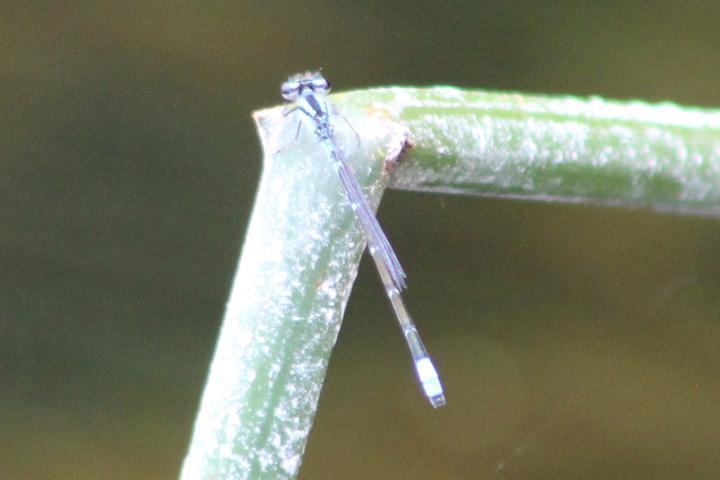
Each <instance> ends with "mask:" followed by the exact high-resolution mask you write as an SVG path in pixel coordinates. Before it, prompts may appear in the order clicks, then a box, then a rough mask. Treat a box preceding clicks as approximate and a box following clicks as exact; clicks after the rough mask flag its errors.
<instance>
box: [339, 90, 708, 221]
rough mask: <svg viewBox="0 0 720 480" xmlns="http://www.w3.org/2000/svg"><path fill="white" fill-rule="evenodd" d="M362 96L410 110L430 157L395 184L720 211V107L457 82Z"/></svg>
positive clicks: (400, 113) (412, 161)
mask: <svg viewBox="0 0 720 480" xmlns="http://www.w3.org/2000/svg"><path fill="white" fill-rule="evenodd" d="M353 95H354V101H355V102H356V103H357V104H362V102H363V101H365V102H373V101H374V102H376V103H377V105H378V106H380V105H381V106H382V108H384V109H386V110H387V111H389V112H390V114H392V115H395V116H397V117H399V118H403V119H405V120H406V125H407V126H408V127H409V128H410V131H411V133H412V135H413V139H414V140H415V143H416V145H417V149H416V152H417V155H423V156H424V157H422V158H420V157H417V158H413V156H411V157H410V158H409V159H408V161H407V162H402V163H401V164H400V165H399V166H398V169H397V170H396V172H395V175H394V176H393V178H392V181H391V185H390V186H392V187H396V188H403V189H409V190H430V191H437V192H446V193H458V192H459V193H466V194H474V195H490V196H502V197H510V198H526V199H533V200H541V201H544V200H547V201H559V202H566V203H567V202H590V203H603V204H609V205H625V206H648V207H651V208H655V209H659V210H669V211H679V212H680V211H681V212H685V213H691V214H699V215H720V207H719V206H718V205H719V204H720V111H717V110H708V109H699V108H691V107H681V106H677V105H674V104H671V103H657V104H649V103H644V102H639V101H631V102H627V101H611V100H606V99H601V98H597V97H590V98H577V97H562V96H556V97H548V96H540V95H521V94H513V93H497V92H482V91H466V90H459V89H456V88H452V87H432V88H426V89H415V88H381V89H373V90H367V91H359V92H354V94H353ZM373 99H375V100H373Z"/></svg>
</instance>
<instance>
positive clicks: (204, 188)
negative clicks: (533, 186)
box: [0, 0, 720, 480]
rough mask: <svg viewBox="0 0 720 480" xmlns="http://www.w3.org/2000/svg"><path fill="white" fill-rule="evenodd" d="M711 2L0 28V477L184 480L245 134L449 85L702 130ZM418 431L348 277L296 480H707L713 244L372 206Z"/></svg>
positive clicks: (401, 202) (234, 240) (459, 7)
mask: <svg viewBox="0 0 720 480" xmlns="http://www.w3.org/2000/svg"><path fill="white" fill-rule="evenodd" d="M719 24H720V4H718V3H717V2H707V1H704V2H700V1H696V2H693V1H690V2H675V1H663V2H632V1H630V2H628V1H619V0H618V1H612V2H589V1H567V2H562V1H561V2H552V3H551V2H530V1H511V2H507V1H494V2H483V1H446V2H437V3H433V2H416V3H413V2H409V3H408V2H379V1H375V2H350V1H334V2H329V1H328V2H321V1H315V2H287V1H284V2H271V1H270V2H260V1H258V2H242V1H233V2H224V1H206V2H184V1H178V2H162V1H157V0H146V1H143V2H118V1H114V2H113V1H108V2H89V1H88V2H3V4H2V6H0V120H1V123H0V198H1V200H2V203H1V205H0V478H2V479H11V480H14V479H52V480H55V479H80V478H83V479H84V478H92V479H95V478H97V479H109V480H112V479H129V478H131V479H166V478H174V477H176V475H177V473H178V471H179V468H180V465H181V461H182V458H183V456H184V454H185V450H186V447H187V444H188V442H189V437H190V434H191V428H192V422H193V418H194V414H195V409H196V406H197V403H198V401H199V398H200V395H201V390H202V386H203V381H204V377H205V374H206V370H207V367H208V363H209V361H210V358H211V355H212V350H213V344H214V341H215V338H216V335H217V331H218V326H219V321H220V318H221V316H222V313H223V305H224V302H225V299H226V296H227V293H228V289H229V282H230V280H231V278H232V274H233V271H234V268H235V263H236V260H237V256H238V252H239V249H240V245H241V242H242V236H243V232H244V228H245V225H246V222H247V219H248V216H249V213H250V209H251V204H252V199H253V195H254V191H255V188H256V184H257V181H258V175H259V171H260V165H261V152H260V148H259V144H258V141H257V139H256V134H255V131H254V126H253V124H252V122H251V119H250V114H251V112H252V111H253V110H255V109H259V108H262V107H267V106H270V105H274V104H277V103H279V102H280V96H279V85H280V83H281V82H282V80H283V79H284V78H285V76H286V75H288V74H291V73H294V72H296V71H298V70H305V69H308V68H317V67H324V69H325V70H324V71H325V74H326V75H327V77H328V78H329V79H330V80H331V81H332V82H333V83H334V84H335V85H336V87H337V89H338V90H344V89H353V88H361V87H367V86H378V85H394V84H404V85H436V84H453V85H458V86H463V87H469V88H485V89H499V90H519V91H523V92H542V93H571V94H583V95H584V94H600V95H603V96H608V97H615V98H642V99H645V100H665V99H670V100H673V101H676V102H679V103H685V104H694V105H707V106H718V105H720V88H718V78H720V54H719V52H720V28H718V25H719ZM379 215H380V219H381V222H382V223H383V224H384V226H385V227H386V229H387V230H388V232H389V236H390V238H391V240H392V241H393V243H394V245H395V247H396V249H397V251H398V254H399V256H400V258H401V260H402V261H403V262H404V264H405V267H406V270H407V271H408V273H409V285H410V289H409V290H408V292H407V301H408V304H409V306H410V309H411V311H412V312H413V313H414V315H415V317H416V320H417V322H418V324H419V327H420V329H421V331H422V333H423V335H424V337H425V340H426V342H427V343H428V346H429V348H430V349H431V351H432V353H433V355H434V356H435V358H436V360H437V363H438V365H439V368H440V370H441V372H442V374H443V380H444V383H445V386H446V389H447V396H448V401H449V405H448V407H446V408H445V409H443V410H441V411H432V409H431V408H430V407H429V406H428V405H427V404H426V403H425V400H424V399H423V397H422V396H421V394H420V393H419V391H418V389H417V386H416V384H415V379H414V377H413V373H412V370H411V367H410V362H409V360H408V356H407V353H406V352H405V348H406V347H405V345H404V342H403V341H402V338H401V336H400V333H399V331H398V329H397V326H396V325H395V324H394V320H393V317H392V313H391V310H390V308H389V306H388V305H387V302H386V300H385V299H384V298H383V294H382V290H381V287H380V284H379V282H378V280H377V278H376V277H377V276H376V273H375V272H374V271H373V268H372V265H371V264H370V262H368V261H367V259H365V260H364V261H363V264H362V266H361V269H360V273H359V276H358V281H357V284H356V286H355V288H354V291H353V295H352V297H351V300H350V304H349V306H348V310H347V315H346V318H345V322H344V326H343V329H342V331H341V333H340V338H339V341H338V346H337V348H336V350H335V353H334V355H333V358H332V362H331V364H330V369H329V375H328V378H327V382H326V386H325V389H324V391H323V394H322V397H321V399H320V407H319V412H318V417H317V419H316V424H315V427H314V429H313V431H312V434H311V436H310V441H309V444H308V448H307V452H306V456H305V460H304V464H303V467H302V470H301V475H300V477H301V478H304V479H336V478H342V479H350V478H363V479H366V478H394V479H399V478H412V479H425V478H428V479H430V478H432V479H467V478H513V479H518V478H550V479H553V480H557V479H577V478H588V479H590V478H592V479H595V478H597V479H605V478H613V479H621V478H622V479H633V480H636V479H645V478H647V479H659V478H668V479H677V478H693V479H698V478H708V479H715V478H718V476H720V456H719V455H718V452H719V451H720V450H719V448H720V447H718V445H720V380H718V379H720V299H719V298H718V287H719V286H720V251H719V249H718V246H719V245H720V221H719V220H716V219H703V218H690V217H681V216H674V215H658V214H655V213H652V212H647V211H629V210H621V209H607V208H599V207H588V206H568V205H549V204H533V203H525V202H517V201H501V200H488V199H474V198H461V197H452V196H432V195H425V194H414V193H407V192H394V191H388V192H387V193H386V195H385V198H384V200H383V205H382V208H381V211H380V213H379Z"/></svg>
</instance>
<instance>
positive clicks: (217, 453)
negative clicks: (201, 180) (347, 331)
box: [181, 109, 406, 480]
mask: <svg viewBox="0 0 720 480" xmlns="http://www.w3.org/2000/svg"><path fill="white" fill-rule="evenodd" d="M255 118H256V121H257V123H258V126H259V131H260V137H261V140H262V143H263V148H264V150H265V152H266V155H265V163H264V168H263V173H262V178H261V180H260V187H259V190H258V193H257V197H256V199H255V205H254V208H253V212H252V217H251V220H250V225H249V227H248V230H247V234H246V238H245V243H244V245H243V250H242V255H241V258H240V263H239V265H238V269H237V273H236V276H235V280H234V284H233V287H232V291H231V293H230V299H229V301H228V305H227V310H226V313H225V318H224V320H223V324H222V330H221V332H220V337H219V339H218V344H217V346H216V350H215V356H214V358H213V361H212V365H211V368H210V375H209V378H208V380H207V384H206V386H205V391H204V393H203V398H202V403H201V407H200V411H199V413H198V417H197V419H196V423H195V428H194V432H193V439H192V442H191V446H190V451H189V453H188V455H187V457H186V459H185V462H184V465H183V470H182V473H181V478H182V479H185V480H191V479H192V480H198V479H259V478H267V479H283V478H294V476H295V474H296V472H297V470H298V468H299V466H300V461H301V456H302V453H303V451H304V448H305V441H306V439H307V435H308V433H309V431H310V427H311V426H312V421H313V418H314V415H315V410H316V407H317V402H318V397H319V395H320V387H321V386H322V383H323V379H324V377H325V370H326V367H327V363H328V359H329V357H330V353H331V350H332V347H333V345H334V344H335V340H336V338H337V333H338V330H339V328H340V322H341V319H342V313H343V311H344V309H345V305H346V303H347V299H348V297H349V295H350V290H351V288H352V284H353V281H354V279H355V275H356V273H357V267H358V265H359V262H360V256H361V254H362V251H363V249H364V246H365V240H364V237H363V235H362V231H361V230H360V227H359V225H358V224H357V221H356V219H355V214H354V212H353V211H352V210H351V209H350V208H349V207H348V205H347V201H346V199H345V194H344V192H343V191H342V188H341V184H340V181H339V179H338V177H337V173H336V172H335V170H334V169H333V168H332V167H331V163H330V160H329V159H328V158H327V157H326V156H325V154H324V152H323V150H322V149H321V148H318V145H317V144H316V143H315V142H314V141H313V139H312V132H305V135H303V136H302V137H301V139H300V141H298V142H293V138H292V134H294V133H295V127H296V125H297V123H296V122H285V121H284V119H283V117H282V109H272V110H267V111H264V112H258V113H257V114H256V116H255ZM349 119H350V121H352V124H353V126H354V128H355V129H356V130H357V131H358V133H359V134H360V135H362V138H363V142H362V144H358V143H357V141H356V139H355V136H354V134H353V133H352V132H347V131H345V132H343V131H341V130H340V128H338V134H339V137H340V138H341V139H343V138H344V139H347V140H348V141H347V142H346V148H345V150H346V153H347V154H348V159H349V161H350V162H351V163H352V164H354V165H355V167H356V168H355V169H356V173H357V175H358V179H359V181H360V183H361V185H363V186H367V187H368V188H369V190H368V191H367V192H368V196H369V198H370V201H371V203H373V204H374V205H377V203H378V202H379V200H380V196H381V195H382V192H383V190H384V183H383V182H382V181H381V180H382V179H383V178H384V177H385V175H384V168H383V167H384V164H385V161H386V160H387V161H391V160H393V155H394V154H393V152H395V154H397V153H399V152H400V151H401V149H402V147H403V146H404V142H405V141H406V133H405V132H404V130H402V129H401V128H399V127H398V126H397V125H395V124H393V123H392V122H390V121H388V120H387V119H382V118H374V117H373V116H372V115H367V112H363V113H361V114H359V115H354V114H352V113H351V114H350V115H349ZM295 120H296V121H297V118H295ZM288 123H289V124H290V126H288ZM283 125H284V126H286V127H287V128H282V126H283ZM288 131H289V133H290V136H289V137H288V136H287V135H286V137H285V138H282V137H278V133H283V132H284V133H287V132H288ZM278 150H281V151H280V152H279V153H278ZM268 152H269V153H268ZM386 155H389V156H388V157H387V158H386Z"/></svg>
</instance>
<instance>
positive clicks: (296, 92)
mask: <svg viewBox="0 0 720 480" xmlns="http://www.w3.org/2000/svg"><path fill="white" fill-rule="evenodd" d="M306 89H307V90H310V91H311V92H313V93H317V94H319V95H325V94H326V93H328V92H329V91H330V82H328V81H327V80H325V77H323V76H322V74H321V73H320V72H305V73H298V74H297V75H293V76H291V77H290V78H288V79H287V81H286V82H285V83H283V84H282V88H281V91H282V96H283V98H284V99H285V100H288V101H290V102H294V101H295V100H297V99H298V98H299V97H300V96H301V95H302V93H303V91H304V90H306Z"/></svg>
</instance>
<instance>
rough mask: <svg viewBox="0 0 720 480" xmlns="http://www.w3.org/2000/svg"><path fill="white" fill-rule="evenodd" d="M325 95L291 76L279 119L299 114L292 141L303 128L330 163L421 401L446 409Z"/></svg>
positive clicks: (310, 80)
mask: <svg viewBox="0 0 720 480" xmlns="http://www.w3.org/2000/svg"><path fill="white" fill-rule="evenodd" d="M329 92H330V83H329V82H328V81H327V80H325V78H324V77H323V76H322V75H321V74H320V73H319V72H317V73H303V74H298V75H294V76H292V77H290V78H289V79H288V80H287V81H286V82H285V83H283V85H282V96H283V98H284V99H285V100H287V101H288V102H292V104H290V105H288V107H287V108H286V109H285V111H284V112H283V114H284V115H285V116H288V115H290V114H291V113H294V112H299V113H300V122H299V123H298V128H297V131H296V134H295V137H296V138H297V136H298V135H299V134H300V129H301V127H302V125H303V123H304V124H305V125H306V126H307V127H309V128H310V129H311V130H312V131H313V134H314V135H315V138H316V140H317V141H318V142H319V143H320V145H321V146H322V147H323V149H324V150H325V152H326V153H327V154H328V156H329V157H330V162H331V164H332V166H333V167H334V168H335V170H336V171H337V172H338V175H339V176H340V181H341V183H342V185H343V188H344V190H345V193H346V195H347V197H348V201H349V202H350V206H351V207H352V209H353V211H354V212H355V214H356V215H357V218H358V220H359V221H360V225H361V226H362V229H363V231H364V233H365V237H366V238H367V245H368V250H369V251H370V254H371V255H372V257H373V260H374V261H375V266H376V267H377V269H378V272H379V273H380V278H381V279H382V282H383V285H384V287H385V292H386V293H387V296H388V298H389V299H390V303H391V304H392V307H393V309H394V310H395V315H396V317H397V319H398V322H399V323H400V328H401V329H402V331H403V334H404V336H405V340H406V341H407V344H408V347H409V348H410V353H411V355H412V358H413V362H414V364H415V370H416V371H417V375H418V378H419V379H420V383H421V384H422V387H423V390H424V391H425V395H426V396H427V398H428V400H430V403H431V404H432V406H433V407H436V408H437V407H441V406H443V405H445V395H444V393H443V389H442V385H441V384H440V378H439V376H438V374H437V371H436V369H435V366H434V365H433V363H432V360H430V356H429V355H428V353H427V350H426V349H425V345H424V344H423V342H422V339H421V338H420V334H419V333H418V331H417V327H416V326H415V322H414V321H413V319H412V318H411V317H410V314H409V313H408V311H407V309H406V308H405V304H404V303H403V300H402V297H401V296H400V292H401V291H402V289H404V288H405V287H406V284H405V272H404V271H403V268H402V266H401V265H400V261H399V260H398V258H397V256H396V255H395V252H394V251H393V249H392V247H391V246H390V242H389V241H388V239H387V237H386V236H385V233H384V232H383V230H382V228H381V227H380V224H379V223H378V221H377V218H375V214H374V212H373V210H372V209H371V208H370V205H369V204H368V201H367V199H366V198H365V194H364V193H363V191H362V189H361V187H360V184H359V183H358V181H357V178H356V177H355V173H354V172H353V169H352V166H350V164H349V163H348V162H347V160H346V159H345V156H344V155H343V153H342V151H341V150H340V149H339V148H338V146H337V143H336V141H335V135H334V128H333V123H332V120H333V116H334V115H338V116H341V115H339V114H337V113H336V111H335V109H334V107H333V106H332V104H331V103H330V102H328V101H327V99H326V97H325V96H326V95H327V94H328V93H329ZM341 117H342V116H341ZM343 119H344V117H343ZM346 122H347V121H346ZM348 125H349V123H348ZM350 128H352V126H350ZM353 131H354V130H353ZM356 135H357V132H356ZM358 139H359V137H358Z"/></svg>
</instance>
